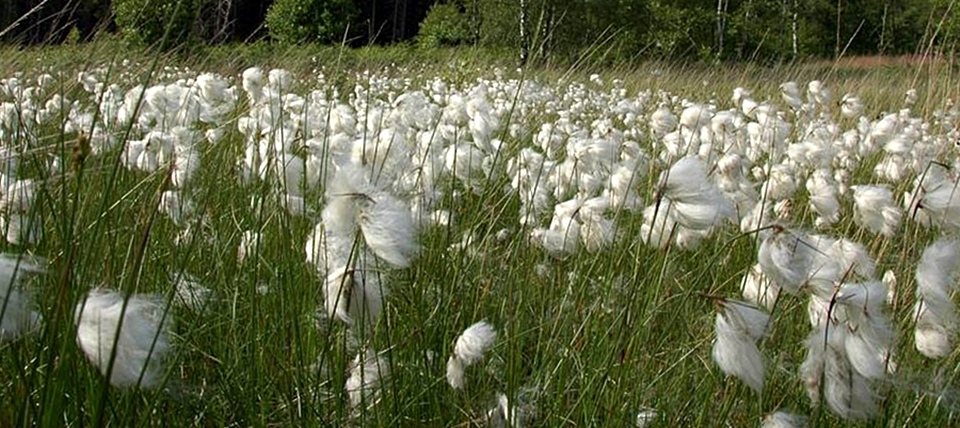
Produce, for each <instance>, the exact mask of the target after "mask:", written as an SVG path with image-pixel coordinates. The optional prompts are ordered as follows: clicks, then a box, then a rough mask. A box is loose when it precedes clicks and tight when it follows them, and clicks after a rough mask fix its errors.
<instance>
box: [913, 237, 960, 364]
mask: <svg viewBox="0 0 960 428" xmlns="http://www.w3.org/2000/svg"><path fill="white" fill-rule="evenodd" d="M958 264H960V244H958V242H957V241H955V240H952V239H945V238H942V239H940V240H938V241H936V242H934V243H933V244H931V245H930V246H929V247H927V249H926V250H924V251H923V256H921V258H920V263H919V265H918V266H917V274H916V279H917V301H916V303H915V304H914V308H913V311H914V317H915V319H916V322H917V324H916V328H915V329H914V344H915V345H916V348H917V350H918V351H920V353H921V354H923V355H925V356H926V357H928V358H941V357H945V356H947V355H949V354H950V353H951V352H953V343H954V337H955V336H956V332H957V328H958V325H960V314H958V313H957V308H956V306H955V305H954V304H953V300H952V299H951V295H952V293H953V292H954V291H956V287H957V283H956V279H957V270H958V269H957V268H958Z"/></svg>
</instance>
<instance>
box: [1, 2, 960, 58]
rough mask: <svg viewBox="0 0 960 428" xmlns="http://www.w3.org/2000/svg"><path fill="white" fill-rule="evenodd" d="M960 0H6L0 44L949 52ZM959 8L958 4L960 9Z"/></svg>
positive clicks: (537, 53) (626, 54) (572, 52)
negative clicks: (113, 41) (101, 38)
mask: <svg viewBox="0 0 960 428" xmlns="http://www.w3.org/2000/svg"><path fill="white" fill-rule="evenodd" d="M954 2H955V0H636V1H631V0H3V1H2V2H0V41H3V42H6V43H19V44H43V43H47V44H49V43H63V42H66V41H83V40H91V39H93V38H95V37H97V35H99V34H104V33H110V34H113V33H120V34H125V35H128V36H130V37H131V38H133V39H139V40H136V41H137V42H140V43H146V44H159V45H160V46H161V47H163V48H170V47H177V46H183V45H184V44H191V43H207V44H219V43H231V42H249V41H261V40H271V41H274V42H277V43H304V42H313V43H330V44H339V43H344V42H345V43H347V44H349V45H351V46H362V45H369V44H376V45H389V44H393V43H419V44H422V45H427V46H443V45H481V46H494V47H510V48H516V49H518V50H519V52H520V53H521V55H522V56H523V57H524V58H533V59H536V58H547V57H550V56H554V55H566V56H573V57H577V56H583V55H590V54H595V53H601V54H604V55H611V56H614V57H619V58H633V57H645V56H659V57H672V58H695V59H716V60H761V61H783V60H794V59H804V58H829V57H836V56H839V55H841V54H845V55H872V54H905V53H913V52H919V51H922V50H924V49H925V48H927V47H936V48H938V49H941V50H948V51H949V50H952V49H953V46H954V44H955V43H956V38H957V34H958V30H960V19H958V18H956V17H955V16H956V15H957V13H956V12H955V11H954V9H956V8H960V5H954ZM955 6H956V7H955Z"/></svg>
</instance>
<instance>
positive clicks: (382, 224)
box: [323, 165, 418, 268]
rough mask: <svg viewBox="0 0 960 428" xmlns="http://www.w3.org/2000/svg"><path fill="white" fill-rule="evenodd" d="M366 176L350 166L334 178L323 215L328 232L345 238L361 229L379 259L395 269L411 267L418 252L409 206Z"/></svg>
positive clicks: (363, 172) (368, 244) (362, 171)
mask: <svg viewBox="0 0 960 428" xmlns="http://www.w3.org/2000/svg"><path fill="white" fill-rule="evenodd" d="M365 174H366V172H365V171H364V170H363V169H362V168H360V167H356V166H352V165H350V166H346V167H344V168H343V169H341V170H340V171H339V172H338V173H337V175H336V176H335V177H334V179H333V181H332V182H331V185H330V189H329V190H328V191H327V201H328V203H327V207H326V208H324V213H323V218H324V223H325V225H326V227H327V231H329V232H331V233H333V234H336V235H340V236H345V235H352V233H353V232H354V231H355V230H356V228H357V227H359V228H360V231H361V232H362V234H363V238H364V241H365V242H366V244H367V246H369V247H370V250H371V251H373V253H374V254H376V255H377V257H379V258H381V259H383V260H384V261H386V262H387V263H389V264H390V265H392V266H393V267H397V268H405V267H408V266H410V263H411V262H412V261H413V259H414V258H415V257H416V255H417V252H418V246H417V243H416V232H417V231H416V227H415V224H414V221H413V215H412V214H411V212H410V207H409V206H408V205H407V204H405V203H403V202H401V201H400V200H398V199H397V198H396V197H394V196H393V195H391V194H390V193H388V192H386V191H383V190H379V189H377V188H375V187H374V186H373V185H372V184H371V183H369V182H368V181H367V180H366V178H365V177H366V175H365Z"/></svg>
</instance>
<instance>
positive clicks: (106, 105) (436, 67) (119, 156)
mask: <svg viewBox="0 0 960 428" xmlns="http://www.w3.org/2000/svg"><path fill="white" fill-rule="evenodd" d="M205 49H206V50H204V51H203V52H202V53H201V54H195V55H189V56H188V55H182V54H181V55H156V54H152V53H150V52H146V51H132V52H131V51H129V50H127V49H126V48H121V47H120V46H118V45H117V43H116V42H101V43H92V44H89V45H75V46H61V47H46V48H33V49H24V50H20V49H13V48H4V49H3V50H0V58H3V60H2V61H0V79H3V80H0V102H2V105H0V150H2V151H3V158H4V159H5V161H6V162H4V163H2V165H0V174H2V175H0V187H2V188H3V189H4V191H3V192H2V197H0V218H2V219H3V230H2V232H3V233H2V234H3V235H4V237H5V239H4V240H3V243H0V250H2V251H3V252H4V253H6V254H7V256H6V258H4V259H0V262H2V263H0V274H2V275H0V276H3V277H4V278H6V281H5V282H6V283H5V284H4V287H6V288H0V290H3V291H4V294H5V298H4V299H3V300H2V301H0V302H3V306H2V307H0V315H2V316H0V320H2V322H3V323H2V324H0V326H2V329H0V333H2V334H0V340H2V341H0V425H4V426H30V425H40V426H101V425H112V426H524V427H533V426H544V427H554V426H645V427H653V426H762V425H763V424H764V423H766V424H768V425H766V426H795V425H774V424H775V423H780V421H781V419H777V418H780V417H783V414H778V415H777V416H776V417H774V416H772V415H773V414H774V413H775V412H786V413H790V414H794V415H799V417H802V418H806V424H807V425H808V426H907V425H915V426H950V425H952V424H954V423H956V417H955V412H956V411H958V410H960V401H958V400H960V395H958V389H957V386H956V384H955V381H956V377H957V371H956V367H957V362H958V357H960V353H958V352H957V351H956V349H955V348H954V346H953V344H954V343H955V334H956V330H957V328H958V325H957V321H956V319H955V318H956V314H955V312H956V309H955V303H954V302H955V299H954V300H951V299H953V296H952V294H953V291H954V290H955V289H956V288H957V285H958V281H957V280H958V277H957V275H956V272H954V267H955V265H956V263H954V264H950V263H946V264H937V260H932V261H931V262H930V263H921V257H923V256H924V254H925V251H926V249H927V248H928V246H929V245H931V244H933V243H934V242H940V243H942V244H943V245H944V247H943V248H954V247H955V246H956V245H957V244H956V242H955V241H953V240H951V237H953V236H955V235H956V232H957V231H958V229H960V196H958V197H954V196H953V191H952V189H954V188H955V187H956V184H957V183H958V180H960V175H958V173H957V167H958V165H960V163H958V159H957V142H958V141H960V129H958V128H957V126H958V120H960V110H958V107H957V106H956V105H955V104H954V101H953V100H954V99H956V98H957V96H958V91H957V90H956V88H957V84H956V72H955V71H954V68H955V66H954V65H953V64H951V63H947V62H930V63H919V64H917V63H910V62H908V63H894V64H892V65H884V64H881V65H873V64H871V65H868V66H860V65H857V63H853V62H852V63H844V64H834V63H809V64H790V65H779V66H758V65H716V66H709V65H701V64H679V63H669V62H656V61H649V62H643V63H637V64H629V65H609V64H603V63H590V62H587V61H583V62H578V63H573V64H567V65H565V66H556V65H555V66H535V67H534V66H532V67H527V68H522V69H521V68H517V66H516V64H515V62H514V61H513V60H512V58H510V57H509V56H507V55H506V54H504V53H497V52H494V53H491V52H489V51H473V50H469V49H461V50H449V51H448V50H432V51H428V52H421V51H417V50H415V49H412V48H410V49H407V48H392V49H386V50H378V49H363V50H355V51H344V50H339V49H332V48H304V47H300V48H290V49H274V48H272V47H270V46H258V45H254V46H249V47H243V48H239V47H238V48H234V49H232V50H231V49H228V48H205ZM789 82H793V84H792V85H791V84H790V83H789ZM884 189H885V190H886V192H885V191H884ZM877 195H878V196H877ZM938 240H939V241H938ZM765 246H766V247H765ZM950 246H954V247H950ZM954 253H955V254H952V255H950V254H948V255H947V256H943V257H941V258H940V259H939V260H940V261H944V260H946V261H950V260H955V259H957V257H958V256H957V254H960V253H958V252H957V251H956V250H954ZM931 254H932V253H931ZM951 257H952V258H951ZM764 260H767V263H766V264H764V263H762V262H763V261H764ZM925 260H926V259H925ZM758 262H761V263H760V264H758ZM928 265H929V266H932V267H931V269H930V270H927V271H924V274H923V275H920V274H918V266H928ZM827 267H829V268H830V269H827ZM938 269H939V270H938ZM14 270H17V271H18V272H17V274H16V275H13V274H11V272H12V271H14ZM827 270H830V274H829V275H828V274H827V273H826V271H827ZM918 277H919V278H921V281H918V280H917V279H916V278H918ZM930 278H933V279H932V281H933V282H934V283H936V284H933V285H930V284H928V283H927V282H924V281H925V280H928V279H930ZM771 281H772V282H771ZM937 281H939V282H937ZM918 282H919V283H923V284H927V285H923V284H921V285H920V286H918ZM928 282H929V281H928ZM941 282H942V284H940V283H941ZM771 284H773V285H771ZM935 285H942V286H943V287H944V289H942V290H940V289H937V290H934V291H938V292H939V293H940V294H938V295H937V296H933V294H931V293H932V291H931V292H930V293H928V292H927V291H930V287H934V286H935ZM924 287H927V288H924ZM778 290H780V291H782V292H779V291H778ZM863 290H866V291H863ZM925 290H927V291H925ZM878 292H880V293H881V294H880V296H882V297H883V298H880V299H874V297H877V293H878ZM934 297H940V298H941V299H942V300H941V301H934ZM734 299H736V301H734ZM740 300H743V301H745V302H746V303H737V302H739V301H740ZM922 302H926V303H922ZM924 304H925V305H927V306H928V307H929V306H932V307H935V308H937V310H938V311H943V314H944V315H941V314H940V312H938V313H937V315H938V316H939V318H937V317H934V318H930V317H926V318H925V315H924V310H925V309H923V308H924V306H923V305H924ZM744 305H745V306H747V307H749V308H750V309H749V310H748V312H749V314H754V315H755V313H754V311H758V312H760V313H764V314H769V317H770V318H769V323H767V322H765V318H764V322H762V323H761V324H763V325H762V326H761V327H760V331H759V332H756V331H752V330H751V332H750V333H751V334H750V335H748V336H749V338H747V339H745V338H744V337H743V334H741V333H744V332H743V331H740V330H742V329H741V328H740V327H742V326H740V325H739V324H738V323H739V322H741V321H738V319H739V318H736V317H737V315H735V314H734V315H731V309H730V308H731V307H734V308H739V307H741V306H744ZM868 309H869V310H868ZM951 311H952V312H951ZM123 313H129V314H132V316H125V315H121V314H123ZM745 313H746V312H745ZM863 314H866V315H863ZM718 315H719V318H718ZM749 316H753V315H748V317H749ZM765 316H766V315H762V316H760V317H761V318H763V317H765ZM858 317H859V318H858ZM864 319H865V320H866V321H864ZM857 320H859V321H857ZM481 321H485V322H486V324H485V325H486V326H489V327H491V328H492V329H481V330H482V331H479V332H478V330H472V331H471V332H468V333H467V334H465V336H467V337H466V338H460V336H461V333H463V332H464V330H465V329H467V328H468V327H470V326H472V325H475V324H476V323H478V322H481ZM857 322H862V323H863V324H862V325H861V324H857ZM871 323H879V324H883V325H885V326H886V327H885V328H887V329H888V330H889V331H888V333H889V334H888V335H887V336H884V339H883V340H879V339H878V340H866V341H867V342H868V345H869V346H870V352H867V353H866V354H867V356H866V357H864V358H866V359H867V360H870V361H868V362H867V363H864V362H863V361H862V360H851V357H850V355H854V354H855V353H854V352H853V351H852V348H851V345H847V346H846V347H844V345H843V344H842V343H841V344H840V345H836V344H834V343H833V342H830V341H829V340H828V339H829V337H835V336H833V335H831V336H829V337H828V336H827V334H828V333H824V332H829V331H831V329H834V328H835V329H836V331H838V332H841V333H843V334H848V335H850V337H855V336H856V337H860V336H857V335H858V334H861V332H862V331H866V330H867V329H868V327H869V328H873V327H870V326H873V324H871ZM868 324H869V326H868ZM722 325H723V326H726V328H727V329H728V330H730V329H731V328H732V331H727V332H726V333H725V334H731V335H733V336H731V337H735V342H736V346H734V348H735V349H732V350H731V352H733V353H734V355H735V356H737V357H736V358H734V360H738V361H747V360H745V359H744V358H745V357H744V358H741V357H743V355H747V354H749V355H750V356H753V355H754V354H752V353H751V352H753V351H752V350H749V349H748V350H746V351H744V349H746V348H750V346H751V345H755V347H756V349H757V350H758V352H759V355H760V357H759V358H760V360H759V361H760V363H761V364H762V366H763V371H762V372H761V375H760V383H759V384H757V382H756V380H757V378H756V370H755V369H756V367H748V368H742V367H741V368H739V369H738V368H735V367H734V368H731V366H730V365H729V364H730V362H729V361H728V362H727V364H728V365H723V364H718V362H717V361H715V356H716V354H717V353H718V352H719V351H717V350H716V349H715V344H716V343H718V329H723V328H724V327H723V326H722ZM731 325H732V327H731ZM104 326H106V327H107V328H105V327H104ZM918 327H919V329H918ZM124 329H126V330H124ZM924 329H925V330H924ZM118 331H119V334H117V332H118ZM817 331H820V332H821V335H822V336H823V337H820V336H814V335H815V334H816V332H817ZM931 331H932V332H933V333H931ZM844 332H845V333H844ZM78 333H79V334H78ZM753 333H756V334H753ZM931 334H932V335H933V336H934V339H930V335H931ZM925 335H926V336H925ZM840 336H841V337H843V336H842V335H840ZM78 337H80V340H78ZM808 337H812V338H813V339H808ZM918 337H922V338H926V339H929V340H931V341H932V342H931V341H928V342H922V341H920V340H918V339H917V338H918ZM458 338H460V339H458ZM938 340H939V341H938ZM825 342H829V343H826V344H824V345H823V347H825V348H823V349H829V350H830V351H829V352H826V354H828V355H827V356H823V355H820V354H816V353H817V352H818V351H816V349H817V346H818V345H819V344H821V343H825ZM921 342H922V343H924V344H926V346H923V345H921V346H920V347H919V348H921V349H918V346H917V344H918V343H921ZM931 343H933V345H931ZM934 345H936V346H934ZM821 351H822V349H821ZM740 352H746V353H747V354H738V353H740ZM811 354H815V355H814V357H813V358H812V359H811ZM931 356H932V357H931ZM817 358H819V360H818V359H817ZM868 363H873V364H874V366H870V367H868V368H865V365H868ZM876 363H879V364H880V369H879V370H876V367H875V365H876ZM734 365H735V364H734ZM811 367H814V368H813V369H812V371H811ZM458 370H459V371H458ZM738 370H739V371H738ZM727 373H732V374H735V375H730V374H727ZM811 373H813V374H811ZM837 373H840V374H842V376H841V377H842V379H840V381H839V384H838V381H837V379H833V378H832V377H836V376H840V375H839V374H837ZM751 376H752V377H751ZM863 391H866V392H863ZM799 417H798V418H797V419H799ZM783 423H786V422H783Z"/></svg>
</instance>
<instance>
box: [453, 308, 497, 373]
mask: <svg viewBox="0 0 960 428" xmlns="http://www.w3.org/2000/svg"><path fill="white" fill-rule="evenodd" d="M496 339H497V331H496V330H495V329H494V328H493V326H492V325H490V323H488V322H486V321H480V322H478V323H476V324H473V325H471V326H470V327H467V329H466V330H464V331H463V333H461V334H460V337H458V338H457V341H456V344H454V347H453V355H451V356H450V358H449V359H448V360H447V383H449V384H450V386H451V387H453V388H454V389H463V384H464V382H463V372H464V369H466V368H467V367H469V366H471V365H473V364H474V363H476V362H478V361H480V360H482V359H483V355H484V354H485V353H486V352H487V350H488V349H490V347H491V346H493V342H494V341H495V340H496Z"/></svg>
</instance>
